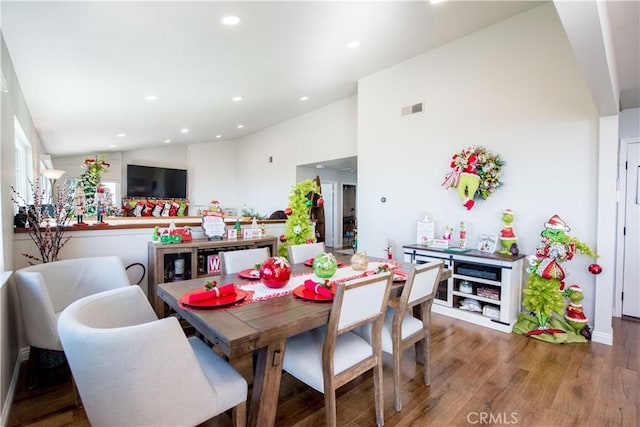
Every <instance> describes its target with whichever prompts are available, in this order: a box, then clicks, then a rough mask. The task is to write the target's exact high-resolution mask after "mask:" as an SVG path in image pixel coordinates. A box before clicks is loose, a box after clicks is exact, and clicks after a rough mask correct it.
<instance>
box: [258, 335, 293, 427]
mask: <svg viewBox="0 0 640 427" xmlns="http://www.w3.org/2000/svg"><path fill="white" fill-rule="evenodd" d="M285 343H286V340H284V339H283V340H280V341H278V342H275V343H272V344H270V345H269V346H267V347H263V348H261V349H259V350H258V361H257V363H256V372H255V376H254V380H253V391H252V393H251V405H250V406H249V426H260V427H267V426H273V425H274V423H275V419H276V409H277V407H278V394H279V392H280V379H281V376H282V362H283V359H284V348H285Z"/></svg>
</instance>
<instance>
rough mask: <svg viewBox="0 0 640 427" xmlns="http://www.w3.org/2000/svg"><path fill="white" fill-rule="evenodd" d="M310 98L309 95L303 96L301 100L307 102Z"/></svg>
mask: <svg viewBox="0 0 640 427" xmlns="http://www.w3.org/2000/svg"><path fill="white" fill-rule="evenodd" d="M308 100H309V97H308V96H301V97H300V101H302V102H305V101H308Z"/></svg>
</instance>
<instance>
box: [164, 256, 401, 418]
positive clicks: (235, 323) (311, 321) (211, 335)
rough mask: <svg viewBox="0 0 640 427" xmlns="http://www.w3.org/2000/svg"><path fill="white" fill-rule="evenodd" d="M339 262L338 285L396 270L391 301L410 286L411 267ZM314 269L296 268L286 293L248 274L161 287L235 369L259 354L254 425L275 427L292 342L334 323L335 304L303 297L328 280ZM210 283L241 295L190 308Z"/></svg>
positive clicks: (382, 261) (392, 263)
mask: <svg viewBox="0 0 640 427" xmlns="http://www.w3.org/2000/svg"><path fill="white" fill-rule="evenodd" d="M336 259H337V261H338V263H339V268H338V270H337V271H336V274H335V275H334V277H332V278H331V280H334V281H346V280H351V279H354V278H357V277H362V276H363V275H364V274H373V273H375V272H376V271H378V270H379V269H384V268H385V267H387V268H390V269H393V270H394V272H395V273H394V277H395V278H397V279H398V280H394V284H393V286H392V289H391V295H390V298H391V299H397V298H398V297H399V296H400V293H401V292H402V288H403V286H404V281H403V280H402V278H403V276H404V278H405V279H406V272H407V271H408V270H409V269H410V268H411V265H410V264H403V263H399V262H396V261H392V260H391V261H390V260H386V259H376V258H369V265H368V268H367V269H366V270H365V271H359V270H354V269H353V268H352V267H351V265H350V256H349V255H342V254H336ZM310 264H311V263H309V262H307V263H300V264H294V265H292V266H291V268H292V273H291V279H290V280H289V283H287V285H286V286H285V287H283V288H281V289H271V288H268V287H267V286H265V285H264V284H263V283H261V281H260V279H259V277H256V278H254V277H251V276H247V275H246V274H245V275H243V274H242V272H241V273H236V274H229V275H222V276H213V277H200V278H196V279H191V280H184V281H179V282H169V283H162V284H160V285H158V289H157V294H158V296H159V297H160V298H161V299H162V300H163V301H164V302H165V303H166V304H168V305H169V306H170V307H171V308H172V309H173V310H174V311H175V312H176V313H177V314H178V315H179V316H180V317H181V318H182V319H184V320H185V321H186V322H188V323H189V324H190V325H191V326H192V327H193V328H194V329H195V331H196V332H197V333H199V334H200V335H201V336H202V337H203V338H204V339H206V340H207V341H209V342H210V343H211V344H213V345H215V346H216V347H218V349H219V350H220V351H221V352H222V353H223V354H224V355H225V356H226V357H227V358H228V360H229V362H230V363H231V364H232V365H233V364H234V363H233V362H234V360H240V359H241V358H244V357H247V356H248V355H251V354H255V353H257V358H256V363H255V371H254V378H253V389H252V393H251V401H250V402H249V414H248V425H249V426H272V425H274V422H275V416H276V408H277V406H278V393H279V389H280V379H281V375H282V364H283V358H284V352H285V347H286V340H287V338H288V337H291V336H294V335H297V334H300V333H303V332H306V331H309V330H311V329H314V328H317V327H320V326H323V325H325V324H327V323H328V321H329V312H330V310H331V306H332V304H331V300H324V299H322V298H318V299H315V298H312V299H305V298H301V296H304V295H302V294H300V292H299V291H300V286H301V284H302V283H303V282H304V281H305V280H314V281H316V282H318V283H321V282H322V281H323V279H320V278H319V277H318V276H316V275H315V274H314V271H313V268H312V267H311V266H310ZM403 272H404V273H405V274H404V275H403V274H402V273H403ZM396 273H397V274H396ZM207 280H215V281H216V282H217V283H218V284H220V285H225V284H229V283H233V284H234V285H235V286H236V289H238V290H239V291H237V294H238V295H239V296H237V297H236V298H233V297H232V299H231V300H230V301H229V303H228V304H225V305H222V306H220V307H217V306H216V307H212V308H201V307H194V306H192V305H188V304H185V301H186V300H185V296H186V295H189V294H191V293H193V292H198V291H199V290H201V289H202V288H203V286H204V284H205V283H206V281H207ZM254 352H255V353H254Z"/></svg>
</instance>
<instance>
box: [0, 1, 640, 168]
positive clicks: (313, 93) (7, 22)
mask: <svg viewBox="0 0 640 427" xmlns="http://www.w3.org/2000/svg"><path fill="white" fill-rule="evenodd" d="M619 3H629V2H619ZM632 3H636V4H635V11H636V12H637V2H632ZM541 4H543V2H534V1H495V2H493V1H455V2H445V3H440V4H430V3H429V2H427V1H411V2H410V1H395V2H384V1H374V2H368V1H353V2H348V1H345V2H333V1H327V2H325V1H318V2H311V1H291V2H269V1H257V2H250V1H240V2H214V1H208V2H206V1H203V2H180V1H173V2H149V1H143V2H93V1H78V2H56V1H46V2H26V1H16V2H12V1H2V3H1V6H0V7H1V8H2V10H1V15H0V16H1V28H2V33H3V37H4V39H5V42H6V45H7V48H8V51H9V54H10V55H11V57H12V60H13V63H14V67H15V70H16V74H17V76H18V81H19V83H20V85H21V88H22V91H23V93H24V97H25V99H26V102H27V105H28V106H29V109H30V112H31V115H32V117H33V121H34V123H35V126H36V128H37V129H38V131H39V134H40V137H41V139H42V143H43V146H44V149H45V151H46V152H47V153H49V154H51V155H53V156H64V155H76V154H87V153H95V152H108V151H127V150H133V149H139V148H150V147H158V146H165V144H185V143H198V142H211V141H219V140H220V141H221V140H232V139H235V138H238V137H240V136H242V135H246V134H250V133H252V132H255V131H257V130H259V129H262V128H265V127H268V126H271V125H274V124H276V123H279V122H282V121H284V120H287V119H289V118H292V117H295V116H297V115H300V114H304V113H306V112H308V111H311V110H314V109H317V108H319V107H322V106H324V105H327V104H330V103H332V102H335V101H338V100H340V99H344V98H346V97H349V96H351V95H354V94H356V93H357V81H358V79H359V78H362V77H364V76H366V75H369V74H372V73H375V72H377V71H379V70H382V69H384V68H387V67H389V66H392V65H394V64H397V63H399V62H402V61H404V60H407V59H409V58H412V57H414V56H416V55H419V54H421V53H423V52H425V51H428V50H430V49H434V48H436V47H438V46H441V45H443V44H446V43H448V42H450V41H452V40H455V39H457V38H460V37H462V36H464V35H466V34H469V33H472V32H474V31H477V30H479V29H481V28H483V27H486V26H489V25H492V24H495V23H497V22H500V21H502V20H505V19H508V18H510V17H512V16H514V15H516V14H519V13H522V12H524V11H526V10H529V9H531V8H533V7H537V6H539V5H541ZM616 6H618V5H616ZM627 7H628V6H627ZM632 7H633V6H632ZM625 12H626V13H625ZM226 15H236V16H238V17H240V19H241V22H240V23H239V24H238V25H235V26H225V25H223V24H222V23H221V18H222V17H224V16H226ZM612 15H614V16H617V17H616V19H617V20H618V21H616V23H615V25H612V26H613V27H614V29H615V27H616V25H617V26H618V28H625V29H624V31H622V30H621V31H619V32H618V33H617V34H618V35H619V34H623V33H624V32H626V34H627V35H623V36H620V37H619V40H618V43H620V44H621V45H625V44H629V43H628V40H631V41H632V42H633V37H634V34H635V35H637V32H638V26H637V24H638V19H636V18H637V13H636V16H635V17H634V16H633V15H631V16H630V14H629V13H628V9H627V8H625V7H624V6H622V7H618V8H617V9H616V10H615V11H613V13H612ZM621 21H625V22H627V23H631V24H633V23H635V33H634V30H633V29H630V28H629V26H628V25H627V24H625V25H622V24H618V23H619V22H621ZM615 35H616V34H614V36H615ZM614 38H615V37H614ZM355 40H357V41H359V42H360V46H359V47H357V48H348V47H346V45H347V44H348V43H349V42H352V41H355ZM616 46H617V45H616ZM631 47H632V48H633V43H631ZM622 49H623V48H622V47H616V52H618V50H620V51H622ZM635 49H636V50H635V56H633V52H632V51H631V52H632V53H631V54H629V53H625V54H624V55H623V56H624V57H625V61H626V64H625V65H624V66H623V67H622V69H621V70H619V77H620V79H621V87H622V88H624V90H625V91H627V92H628V93H629V94H630V95H629V99H633V96H634V94H636V93H637V89H638V83H639V82H638V81H637V80H638V78H637V75H638V68H637V65H638V43H637V39H636V40H635ZM634 60H635V71H634V69H633V61H634ZM625 73H626V74H625ZM634 79H635V81H634ZM629 82H630V83H629ZM634 91H635V92H634ZM149 95H153V96H155V97H157V98H156V99H155V100H147V99H145V97H147V96H149ZM237 96H239V97H241V98H242V100H240V101H234V100H233V98H234V97H237ZM301 97H308V99H306V100H301ZM636 106H638V105H636ZM239 126H243V127H241V128H240V127H239ZM183 129H188V130H189V131H188V132H181V130H183ZM166 141H170V142H166Z"/></svg>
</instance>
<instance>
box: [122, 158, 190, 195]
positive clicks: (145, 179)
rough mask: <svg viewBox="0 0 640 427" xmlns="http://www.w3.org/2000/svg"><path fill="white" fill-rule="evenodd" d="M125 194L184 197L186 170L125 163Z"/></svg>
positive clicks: (185, 192)
mask: <svg viewBox="0 0 640 427" xmlns="http://www.w3.org/2000/svg"><path fill="white" fill-rule="evenodd" d="M127 196H128V197H157V198H160V199H186V197H187V171H186V170H184V169H170V168H158V167H152V166H138V165H127Z"/></svg>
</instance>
